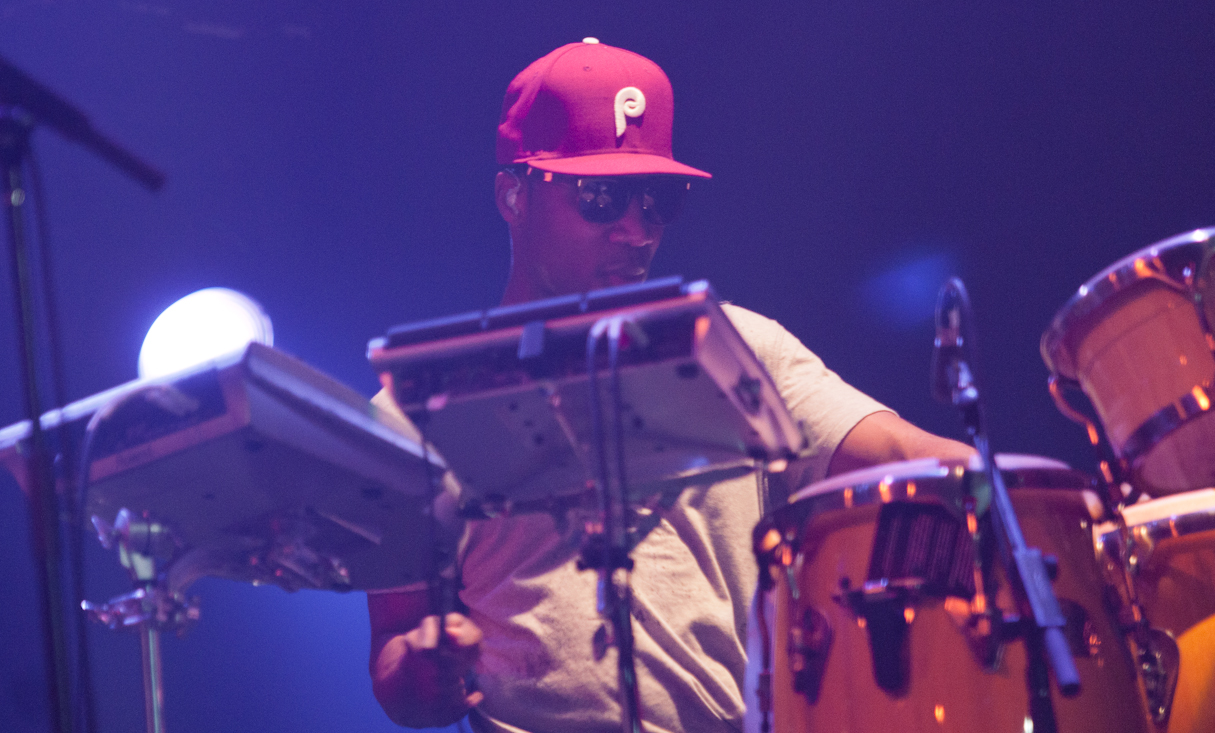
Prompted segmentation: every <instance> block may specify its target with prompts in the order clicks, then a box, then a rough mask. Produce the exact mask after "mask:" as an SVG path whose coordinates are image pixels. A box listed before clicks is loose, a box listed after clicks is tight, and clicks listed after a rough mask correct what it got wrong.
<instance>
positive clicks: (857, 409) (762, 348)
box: [722, 304, 893, 483]
mask: <svg viewBox="0 0 1215 733" xmlns="http://www.w3.org/2000/svg"><path fill="white" fill-rule="evenodd" d="M722 310H723V311H725V314H726V316H727V317H729V319H730V322H731V323H733V324H734V327H735V328H737V329H738V332H739V333H740V334H741V335H742V337H743V340H744V341H746V342H747V344H748V345H749V346H750V347H751V350H752V351H754V352H755V355H756V356H757V357H758V358H759V360H760V362H761V363H763V365H764V367H765V368H766V369H767V370H768V373H769V374H770V375H771V376H772V381H773V382H774V383H775V384H776V389H777V391H778V392H780V395H781V397H782V398H784V400H785V405H786V406H788V408H789V412H790V413H792V415H793V419H794V420H796V421H797V422H798V424H799V425H801V427H802V431H803V432H804V433H805V435H806V439H807V441H808V446H807V455H806V460H805V461H804V462H802V463H804V464H805V465H807V466H808V467H809V472H808V475H807V476H806V477H805V478H806V481H807V483H808V482H812V481H820V480H822V479H823V478H825V477H826V475H827V465H828V464H829V463H830V462H831V455H832V454H833V453H835V449H836V447H838V446H839V444H840V442H841V441H843V439H844V436H846V435H847V434H848V431H850V430H852V428H853V427H855V426H856V424H857V423H858V422H860V421H861V419H862V418H864V417H865V416H867V415H871V414H873V413H875V412H881V411H888V412H893V410H890V408H888V407H886V406H885V405H883V404H882V403H880V402H878V401H877V400H875V399H873V398H872V397H870V396H869V395H867V394H865V393H864V392H861V391H860V390H859V389H857V388H855V387H853V386H852V385H850V384H848V383H847V382H845V381H844V380H842V379H840V377H839V375H838V374H836V373H835V372H833V371H831V370H830V369H828V368H827V366H826V365H825V364H823V360H822V359H820V358H818V357H817V356H816V355H815V354H814V353H813V352H811V351H810V350H809V349H807V348H806V347H805V346H804V345H803V344H802V342H801V341H799V340H798V339H797V337H796V336H794V335H793V334H791V333H789V332H788V331H787V330H786V329H785V327H784V326H782V325H780V324H779V323H777V322H776V321H774V320H772V319H771V318H767V317H765V316H761V315H759V314H758V313H754V312H752V311H749V310H747V309H745V308H740V307H738V306H735V305H728V304H726V305H723V306H722Z"/></svg>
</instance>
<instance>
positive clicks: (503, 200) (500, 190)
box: [494, 171, 527, 224]
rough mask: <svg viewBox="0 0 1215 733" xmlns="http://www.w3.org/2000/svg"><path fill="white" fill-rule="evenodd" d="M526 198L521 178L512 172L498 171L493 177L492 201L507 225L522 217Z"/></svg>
mask: <svg viewBox="0 0 1215 733" xmlns="http://www.w3.org/2000/svg"><path fill="white" fill-rule="evenodd" d="M526 198H527V194H526V193H524V191H523V179H522V178H520V177H519V176H518V175H516V174H515V173H513V172H512V171H498V175H497V176H495V177H494V201H495V202H496V203H497V204H498V213H500V214H501V215H502V218H503V219H505V220H506V223H507V224H514V223H516V222H517V221H519V219H520V218H521V217H522V216H523V212H524V210H525V209H526Z"/></svg>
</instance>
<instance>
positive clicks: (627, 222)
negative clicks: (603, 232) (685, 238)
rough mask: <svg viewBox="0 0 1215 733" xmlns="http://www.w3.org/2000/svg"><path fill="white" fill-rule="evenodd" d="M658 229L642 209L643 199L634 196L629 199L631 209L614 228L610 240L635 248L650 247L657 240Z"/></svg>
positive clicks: (628, 209)
mask: <svg viewBox="0 0 1215 733" xmlns="http://www.w3.org/2000/svg"><path fill="white" fill-rule="evenodd" d="M657 229H658V227H657V226H656V225H654V224H651V223H650V222H649V220H647V219H646V217H645V212H644V211H642V209H641V197H640V196H633V197H632V198H630V199H629V207H628V208H627V209H625V212H624V216H622V217H620V219H619V220H617V221H616V223H615V224H614V225H613V226H612V231H611V233H610V239H611V241H613V242H618V243H620V244H628V245H631V246H633V247H648V246H650V245H651V244H653V243H654V241H655V240H656V239H657V234H656V232H657Z"/></svg>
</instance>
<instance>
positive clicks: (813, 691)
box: [765, 606, 835, 710]
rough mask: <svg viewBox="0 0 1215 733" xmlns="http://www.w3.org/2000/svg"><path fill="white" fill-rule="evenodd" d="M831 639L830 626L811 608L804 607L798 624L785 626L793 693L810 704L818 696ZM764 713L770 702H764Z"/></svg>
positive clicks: (823, 617)
mask: <svg viewBox="0 0 1215 733" xmlns="http://www.w3.org/2000/svg"><path fill="white" fill-rule="evenodd" d="M834 639H835V632H834V631H832V629H831V623H830V622H829V621H828V620H827V617H826V616H824V615H823V614H822V612H821V611H819V610H818V609H817V608H814V607H813V606H807V607H806V609H805V610H804V611H802V615H801V618H799V619H798V622H797V623H794V624H790V626H789V667H790V671H791V672H792V673H793V689H794V690H795V691H797V692H800V693H801V694H803V695H805V696H806V699H807V700H809V701H810V702H812V703H813V702H818V697H819V694H820V693H821V692H822V688H823V673H824V672H825V671H826V669H827V655H828V654H829V653H830V651H831V642H832V641H834ZM770 679H771V673H769V680H770ZM765 709H769V710H770V709H771V700H768V702H767V705H766V707H765Z"/></svg>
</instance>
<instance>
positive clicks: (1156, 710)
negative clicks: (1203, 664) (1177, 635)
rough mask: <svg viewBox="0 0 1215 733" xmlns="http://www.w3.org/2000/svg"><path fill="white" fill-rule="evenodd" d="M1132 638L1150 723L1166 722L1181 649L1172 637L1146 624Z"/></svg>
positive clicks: (1175, 682) (1175, 685)
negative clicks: (1150, 719) (1150, 717)
mask: <svg viewBox="0 0 1215 733" xmlns="http://www.w3.org/2000/svg"><path fill="white" fill-rule="evenodd" d="M1133 638H1134V640H1135V648H1136V654H1135V661H1136V663H1137V665H1138V667H1139V677H1140V679H1142V680H1143V691H1144V693H1145V694H1146V696H1147V701H1148V713H1149V714H1150V715H1151V716H1152V722H1153V723H1156V724H1157V725H1160V726H1163V725H1165V724H1166V723H1168V721H1169V712H1170V711H1171V710H1172V707H1173V693H1174V692H1175V691H1176V690H1177V673H1178V671H1179V669H1180V667H1181V651H1180V650H1179V649H1178V648H1177V642H1176V641H1175V640H1174V639H1173V637H1172V636H1171V635H1170V634H1169V633H1168V632H1166V631H1161V630H1160V629H1152V628H1145V629H1143V630H1142V631H1141V632H1140V633H1138V634H1136V635H1135V636H1134V637H1133Z"/></svg>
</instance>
